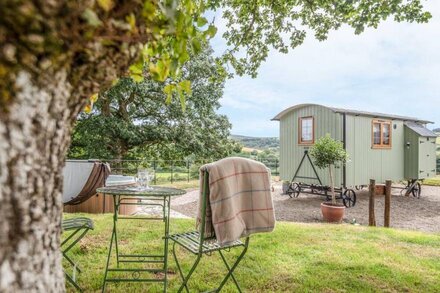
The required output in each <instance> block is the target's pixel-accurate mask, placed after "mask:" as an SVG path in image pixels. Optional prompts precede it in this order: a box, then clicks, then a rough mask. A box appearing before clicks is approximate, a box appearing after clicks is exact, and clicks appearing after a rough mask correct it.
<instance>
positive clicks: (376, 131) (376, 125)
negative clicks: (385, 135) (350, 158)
mask: <svg viewBox="0 0 440 293" xmlns="http://www.w3.org/2000/svg"><path fill="white" fill-rule="evenodd" d="M373 144H380V123H373Z"/></svg>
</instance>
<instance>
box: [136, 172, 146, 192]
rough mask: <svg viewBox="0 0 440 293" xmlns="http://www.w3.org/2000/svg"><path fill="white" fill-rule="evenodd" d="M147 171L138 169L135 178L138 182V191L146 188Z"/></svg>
mask: <svg viewBox="0 0 440 293" xmlns="http://www.w3.org/2000/svg"><path fill="white" fill-rule="evenodd" d="M147 177H148V171H147V170H146V169H138V173H137V178H138V182H139V189H145V187H146V185H147V186H148V183H147V180H148V178H147Z"/></svg>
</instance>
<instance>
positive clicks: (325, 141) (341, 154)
mask: <svg viewBox="0 0 440 293" xmlns="http://www.w3.org/2000/svg"><path fill="white" fill-rule="evenodd" d="M309 154H310V156H311V157H312V158H313V162H314V164H315V165H316V166H317V167H318V168H321V169H324V168H328V167H330V166H332V165H336V164H338V163H343V164H344V163H345V162H346V161H347V160H348V154H347V152H346V151H345V150H344V146H343V144H342V142H340V141H337V140H334V139H333V138H331V136H330V134H327V135H326V136H324V137H321V138H320V139H318V140H317V141H316V142H315V144H314V145H313V146H312V147H311V148H310V150H309Z"/></svg>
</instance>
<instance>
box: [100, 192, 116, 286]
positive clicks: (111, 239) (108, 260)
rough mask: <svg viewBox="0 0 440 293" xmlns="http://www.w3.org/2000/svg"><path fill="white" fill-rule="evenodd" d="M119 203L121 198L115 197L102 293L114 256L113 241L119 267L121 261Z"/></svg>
mask: <svg viewBox="0 0 440 293" xmlns="http://www.w3.org/2000/svg"><path fill="white" fill-rule="evenodd" d="M118 201H119V197H118V198H117V197H116V196H114V197H113V206H114V211H113V230H112V237H111V238H110V245H109V249H108V255H107V263H106V265H105V273H104V281H103V284H102V292H105V285H106V281H107V274H108V267H109V265H110V258H111V255H112V249H113V239H114V240H115V248H116V259H117V260H118V266H119V259H118V241H117V238H116V237H117V236H116V233H117V232H116V222H117V221H118V207H119V205H118V203H117V202H118Z"/></svg>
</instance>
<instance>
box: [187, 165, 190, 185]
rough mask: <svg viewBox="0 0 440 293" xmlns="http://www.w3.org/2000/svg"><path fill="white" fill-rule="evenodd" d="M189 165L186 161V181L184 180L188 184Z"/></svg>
mask: <svg viewBox="0 0 440 293" xmlns="http://www.w3.org/2000/svg"><path fill="white" fill-rule="evenodd" d="M189 165H190V163H189V161H186V171H187V173H188V174H187V180H186V181H187V182H189V167H190V166H189Z"/></svg>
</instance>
